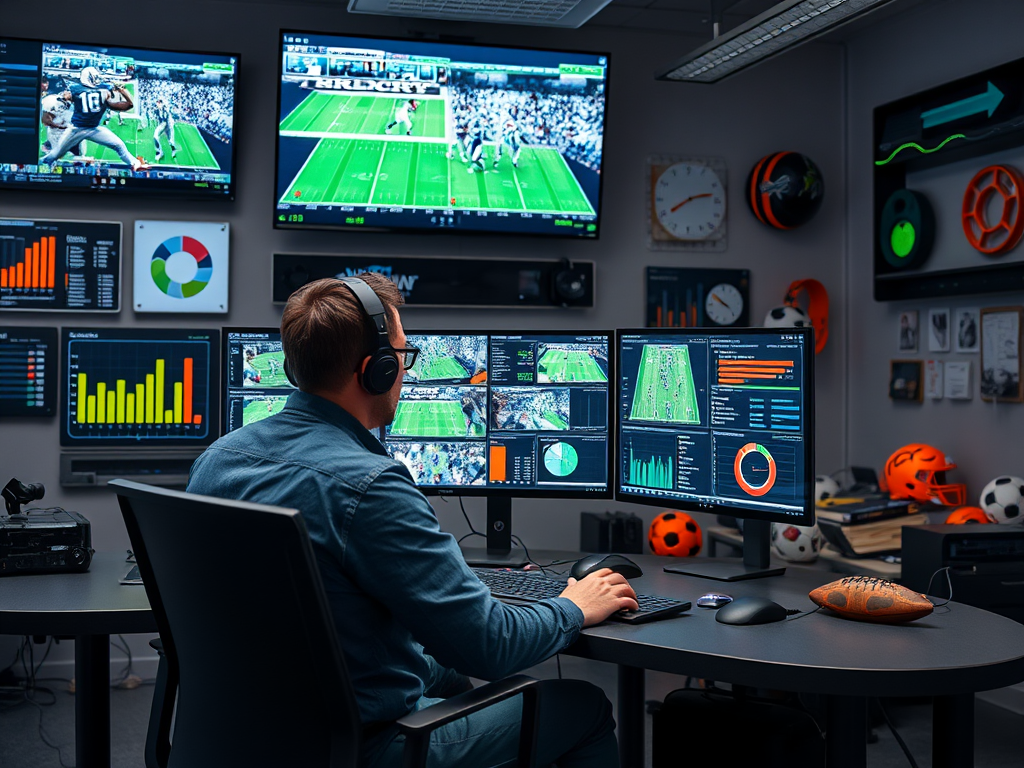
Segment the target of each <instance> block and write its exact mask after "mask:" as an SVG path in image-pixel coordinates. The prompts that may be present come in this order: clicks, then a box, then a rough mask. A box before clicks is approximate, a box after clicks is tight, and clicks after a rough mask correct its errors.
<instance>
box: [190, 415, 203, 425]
mask: <svg viewBox="0 0 1024 768" xmlns="http://www.w3.org/2000/svg"><path fill="white" fill-rule="evenodd" d="M192 423H193V424H195V425H197V426H198V425H199V424H202V423H203V414H201V413H197V414H196V415H195V416H193V417H192Z"/></svg>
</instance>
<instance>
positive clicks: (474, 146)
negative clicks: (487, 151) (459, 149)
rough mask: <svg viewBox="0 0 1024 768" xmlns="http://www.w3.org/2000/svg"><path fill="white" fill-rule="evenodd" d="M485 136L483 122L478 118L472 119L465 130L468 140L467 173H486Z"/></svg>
mask: <svg viewBox="0 0 1024 768" xmlns="http://www.w3.org/2000/svg"><path fill="white" fill-rule="evenodd" d="M486 134H487V128H486V127H485V126H484V121H483V120H481V119H480V118H474V119H473V121H472V122H471V123H470V124H469V128H468V130H467V136H468V138H469V147H467V153H468V154H469V168H467V169H466V170H467V171H468V172H469V173H473V172H474V171H482V172H484V173H486V172H487V169H486V168H484V138H485V136H486Z"/></svg>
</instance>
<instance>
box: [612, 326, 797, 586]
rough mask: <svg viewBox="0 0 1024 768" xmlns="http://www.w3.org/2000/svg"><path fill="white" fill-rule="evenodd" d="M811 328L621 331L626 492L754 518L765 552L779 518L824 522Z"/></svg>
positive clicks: (621, 467) (622, 488) (619, 467)
mask: <svg viewBox="0 0 1024 768" xmlns="http://www.w3.org/2000/svg"><path fill="white" fill-rule="evenodd" d="M812 333H813V332H812V330H811V329H809V328H683V329H676V328H673V329H666V328H641V329H635V330H634V329H619V330H618V331H616V358H617V360H618V370H619V374H618V400H617V403H616V419H615V421H616V432H617V439H618V442H617V446H618V447H617V454H618V455H617V458H616V468H615V477H616V480H615V486H616V487H615V496H616V498H618V499H620V500H622V501H632V502H636V503H638V504H648V505H652V506H660V507H669V508H678V509H684V510H695V511H700V512H711V513H718V514H725V515H732V516H734V517H738V518H745V519H746V520H747V525H746V526H745V530H746V529H749V533H750V534H751V535H750V536H748V538H750V539H756V538H758V537H759V536H761V534H763V536H762V538H763V541H760V540H758V541H757V542H756V546H757V549H758V553H757V554H758V555H763V557H760V556H759V557H758V558H757V559H758V560H759V561H763V562H764V563H765V564H766V563H767V534H766V533H764V531H765V530H766V529H767V526H768V524H770V523H793V524H795V525H811V524H812V523H813V522H814V338H813V335H812ZM750 521H761V522H762V523H763V525H752V524H751V522H750ZM755 532H759V533H755ZM745 559H747V558H746V557H745ZM747 577H749V576H747Z"/></svg>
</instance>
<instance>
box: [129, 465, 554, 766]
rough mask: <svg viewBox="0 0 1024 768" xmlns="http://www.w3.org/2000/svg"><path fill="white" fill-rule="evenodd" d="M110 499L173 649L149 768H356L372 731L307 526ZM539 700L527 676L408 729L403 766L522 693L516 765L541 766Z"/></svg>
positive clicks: (209, 501)
mask: <svg viewBox="0 0 1024 768" xmlns="http://www.w3.org/2000/svg"><path fill="white" fill-rule="evenodd" d="M110 485H111V486H112V487H113V488H114V489H115V492H116V493H117V498H118V502H119V504H120V506H121V513H122V514H123V515H124V521H125V525H126V526H127V528H128V536H129V537H130V538H131V542H132V551H134V552H135V555H136V557H137V559H138V564H139V571H140V573H141V575H142V580H143V583H144V584H145V588H146V595H147V596H148V597H149V602H150V604H151V605H152V607H153V612H154V614H155V618H156V623H157V627H158V629H159V631H160V643H162V646H163V648H162V653H161V662H160V670H159V673H158V679H157V689H156V691H155V692H154V700H153V712H152V715H151V718H150V732H149V739H148V741H147V745H146V766H147V768H204V766H216V768H223V767H224V766H246V768H259V766H267V767H268V768H281V766H302V768H319V767H321V766H322V767H323V768H350V767H351V768H354V767H355V766H357V764H358V756H359V745H360V739H361V738H362V733H363V727H362V723H361V722H360V720H359V712H358V709H357V706H356V700H355V695H354V693H353V690H352V685H351V683H350V681H349V677H348V670H347V669H346V666H345V660H344V658H343V656H342V651H341V646H340V644H339V642H338V638H337V636H336V634H335V625H334V622H333V620H332V617H331V612H330V607H329V606H328V604H327V600H326V597H325V595H324V589H323V583H322V582H321V580H320V573H319V571H318V570H317V566H316V559H315V555H314V553H313V548H312V545H311V544H310V540H309V536H308V534H307V532H306V526H305V524H304V523H303V520H302V517H301V516H300V514H299V513H298V512H297V511H295V510H293V509H282V508H280V507H270V506H265V505H262V504H250V503H246V502H239V501H227V500H224V499H215V498H210V497H208V496H197V495H193V494H187V493H181V492H179V491H171V490H167V489H165V488H154V487H152V486H147V485H142V484H140V483H133V482H129V481H127V480H114V481H112V482H111V483H110ZM537 691H538V688H537V681H535V680H532V679H530V678H528V677H525V676H523V675H517V676H514V677H509V678H506V679H504V680H500V681H497V682H494V683H489V684H487V685H483V686H481V687H479V688H477V689H475V690H473V691H470V692H468V693H464V694H461V695H459V696H455V697H453V698H451V699H448V700H447V701H444V702H441V703H439V704H437V705H435V706H432V707H429V708H427V709H424V710H421V711H419V712H413V713H411V714H409V715H407V716H405V717H403V718H402V719H401V720H399V721H398V722H397V725H398V728H399V729H400V731H401V733H403V734H405V738H406V742H405V752H404V755H403V765H404V766H406V768H414V767H422V766H425V765H426V758H427V750H428V747H429V739H430V733H431V732H432V731H433V730H435V729H436V728H438V727H439V726H441V725H444V724H446V723H449V722H451V721H453V720H457V719H459V718H461V717H465V716H466V715H468V714H470V713H472V712H475V711H478V710H480V709H483V708H485V707H487V706H490V705H491V704H494V703H497V702H499V701H502V700H504V699H507V698H510V697H511V696H515V695H517V694H519V693H522V694H523V724H522V728H521V731H520V741H519V764H520V765H522V766H533V765H534V761H535V747H536V739H535V735H536V731H537V697H538V694H537ZM175 704H177V709H176V710H175ZM172 713H173V716H174V732H173V735H172V733H171V718H172ZM172 736H173V737H172Z"/></svg>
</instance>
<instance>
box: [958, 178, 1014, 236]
mask: <svg viewBox="0 0 1024 768" xmlns="http://www.w3.org/2000/svg"><path fill="white" fill-rule="evenodd" d="M1022 194H1024V176H1022V175H1021V172H1020V171H1018V170H1017V169H1016V168H1013V167H1011V166H1009V165H990V166H988V167H987V168H982V169H981V170H980V171H978V173H977V174H975V176H974V178H973V179H971V182H970V183H969V184H968V185H967V191H966V192H964V205H963V212H962V220H963V225H964V234H965V235H967V242H969V243H970V244H971V245H972V246H973V247H974V248H975V249H977V250H979V251H981V252H982V253H986V254H988V255H989V256H997V255H999V254H1001V253H1006V252H1007V251H1008V250H1010V249H1011V248H1013V247H1014V246H1015V245H1017V243H1018V242H1020V238H1021V235H1024V216H1022V215H1021V195H1022ZM995 195H998V196H999V200H994V199H993V197H994V196H995ZM1000 201H1001V202H1002V210H1001V212H999V206H998V203H999V202H1000ZM990 212H991V213H994V214H997V218H995V219H994V220H993V221H990V220H989V213H990Z"/></svg>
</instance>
